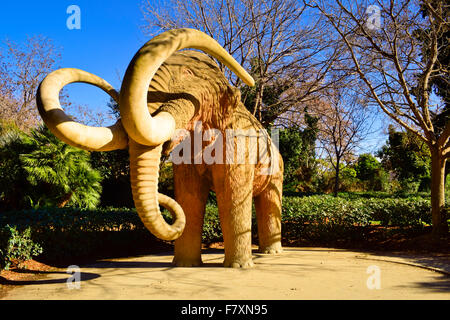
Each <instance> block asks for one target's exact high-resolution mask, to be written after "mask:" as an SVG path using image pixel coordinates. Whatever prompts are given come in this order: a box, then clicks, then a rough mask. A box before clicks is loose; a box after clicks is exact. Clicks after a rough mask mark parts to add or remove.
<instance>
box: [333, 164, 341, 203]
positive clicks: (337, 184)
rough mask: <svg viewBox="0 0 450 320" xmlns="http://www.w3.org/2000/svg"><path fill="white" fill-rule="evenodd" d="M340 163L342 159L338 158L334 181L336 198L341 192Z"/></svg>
mask: <svg viewBox="0 0 450 320" xmlns="http://www.w3.org/2000/svg"><path fill="white" fill-rule="evenodd" d="M339 162H340V159H339V158H338V159H337V161H336V178H335V179H334V196H335V197H337V196H338V191H339V170H340V168H339Z"/></svg>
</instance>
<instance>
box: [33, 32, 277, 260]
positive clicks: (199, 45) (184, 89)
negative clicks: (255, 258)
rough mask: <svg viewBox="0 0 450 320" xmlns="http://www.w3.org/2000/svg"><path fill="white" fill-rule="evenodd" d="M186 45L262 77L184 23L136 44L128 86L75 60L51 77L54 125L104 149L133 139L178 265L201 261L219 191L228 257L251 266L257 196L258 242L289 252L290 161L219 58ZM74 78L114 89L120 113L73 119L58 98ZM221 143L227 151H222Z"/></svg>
mask: <svg viewBox="0 0 450 320" xmlns="http://www.w3.org/2000/svg"><path fill="white" fill-rule="evenodd" d="M185 48H194V49H200V50H202V51H204V52H206V53H208V54H210V55H212V56H214V57H215V58H217V59H218V60H219V61H221V62H222V63H223V64H224V65H226V66H228V67H229V68H230V69H231V70H232V71H233V72H235V73H236V75H237V76H239V77H240V78H241V79H242V80H243V81H244V82H245V83H246V84H248V85H250V86H252V85H254V80H253V79H252V77H251V76H250V75H249V74H248V73H247V72H246V71H245V70H244V69H243V68H242V67H241V66H240V65H239V64H238V63H237V62H236V61H235V60H234V59H233V57H231V56H230V55H229V54H228V53H227V52H226V51H225V50H224V49H223V48H222V47H221V46H220V45H219V44H218V43H217V42H216V41H215V40H213V39H212V38H210V37H209V36H207V35H206V34H204V33H202V32H200V31H197V30H193V29H177V30H171V31H167V32H164V33H162V34H160V35H159V36H157V37H155V38H153V39H152V40H150V41H149V42H147V43H146V44H145V45H144V46H143V47H142V48H141V49H140V50H139V51H138V52H137V53H136V55H135V56H134V58H133V59H132V61H131V62H130V64H129V66H128V69H127V71H126V74H125V77H124V79H123V83H122V87H121V89H120V94H119V93H117V92H116V91H115V90H114V89H113V88H112V87H111V85H109V84H108V83H107V82H106V81H104V80H103V79H101V78H99V77H97V76H95V75H93V74H90V73H88V72H85V71H82V70H79V69H70V68H66V69H60V70H56V71H54V72H52V73H50V74H49V75H48V76H47V77H46V78H45V79H44V80H43V81H42V83H41V84H40V87H39V89H38V93H37V106H38V109H39V112H40V114H41V116H42V118H43V120H44V122H45V123H46V125H47V126H48V127H49V129H50V130H51V131H52V132H53V133H54V134H55V135H56V136H57V137H58V138H60V139H61V140H63V141H64V142H66V143H68V144H70V145H72V146H75V147H79V148H82V149H85V150H95V151H108V150H115V149H124V148H128V150H129V153H130V170H131V186H132V191H133V199H134V202H135V206H136V209H137V212H138V214H139V216H140V218H141V220H142V222H143V223H144V225H145V226H146V228H147V229H148V230H149V231H150V232H152V233H153V234H154V235H155V236H157V237H158V238H161V239H164V240H175V239H176V241H175V255H174V264H175V265H177V266H198V265H200V264H201V263H202V260H201V233H202V232H201V231H202V226H203V217H204V212H205V205H206V201H207V198H208V194H209V191H210V190H213V191H215V193H216V197H217V205H218V209H219V216H220V223H221V227H222V232H223V237H224V246H225V260H224V265H225V266H231V267H250V266H252V265H253V262H252V250H251V220H252V199H254V200H255V209H256V217H257V223H258V238H259V250H260V251H261V252H263V253H278V252H281V192H282V177H283V162H282V159H281V156H280V154H279V152H278V150H277V149H276V148H274V147H273V143H272V141H271V139H270V138H269V137H267V132H266V131H265V130H264V129H263V127H262V126H261V124H260V123H259V122H258V121H257V120H256V119H255V118H254V117H253V116H252V114H251V113H250V112H248V111H247V109H246V108H245V106H244V105H243V103H242V102H241V99H240V91H239V90H238V89H236V88H234V87H232V86H230V85H229V83H228V81H227V79H226V78H225V76H224V74H223V73H222V72H221V71H220V69H219V67H218V66H217V64H216V63H215V62H214V61H213V60H212V59H211V58H209V57H208V56H207V55H205V54H204V53H200V52H198V51H192V50H185V51H179V50H181V49H185ZM178 51H179V52H178ZM73 82H84V83H88V84H92V85H95V86H97V87H99V88H101V89H102V90H104V91H105V92H107V93H108V94H109V95H110V96H111V97H112V98H113V99H115V100H116V101H117V103H118V104H119V108H120V115H121V119H120V120H119V121H118V122H117V123H116V124H114V125H113V126H111V127H107V128H106V127H89V126H85V125H83V124H80V123H77V122H75V121H73V120H72V119H71V118H70V117H69V116H67V115H66V114H65V113H64V111H63V110H62V108H61V106H60V102H59V92H60V91H61V89H62V88H63V87H64V86H65V85H67V84H70V83H73ZM203 130H204V131H205V135H201V137H204V136H206V133H208V134H209V136H210V139H209V140H208V139H202V138H201V139H200V140H199V141H195V139H192V137H193V136H195V135H196V134H197V133H198V131H203ZM180 132H181V134H180ZM211 132H213V133H214V134H210V133H211ZM255 137H257V139H254V138H255ZM261 137H263V138H264V137H265V138H264V139H261ZM186 141H190V142H191V143H190V144H186ZM255 141H256V142H255ZM181 145H182V146H183V148H180V147H179V146H181ZM186 146H187V147H186ZM212 146H213V147H212ZM172 150H173V151H172ZM230 150H231V152H228V151H230ZM262 150H265V151H264V152H261V151H262ZM171 151H172V154H173V153H174V152H176V153H177V154H178V155H179V156H180V157H181V158H182V159H184V161H181V162H177V163H176V164H174V183H175V199H176V201H175V200H173V199H171V198H169V197H167V196H165V195H162V194H159V193H158V176H159V164H160V158H161V155H162V153H163V152H164V153H166V154H167V153H169V152H171ZM199 151H200V154H201V153H202V152H203V151H208V152H209V155H210V156H211V155H212V156H213V158H214V159H213V160H214V161H199V156H198V155H199ZM225 151H227V152H225ZM222 152H223V153H226V156H224V155H223V154H222V156H221V157H220V155H219V153H222ZM230 154H231V156H230ZM255 154H256V155H258V156H257V157H254V155H255ZM261 154H265V156H261V157H260V156H259V155H261ZM224 157H225V158H226V159H225V160H224ZM238 158H239V159H238ZM242 159H243V160H242ZM262 159H265V160H264V161H263V160H262ZM267 159H268V161H266V160H267ZM200 160H201V157H200ZM159 205H162V206H164V207H165V208H167V209H168V210H169V211H170V212H171V214H172V216H173V217H174V222H173V224H171V225H170V224H168V223H167V222H166V221H165V220H164V218H163V216H162V215H161V212H160V208H159Z"/></svg>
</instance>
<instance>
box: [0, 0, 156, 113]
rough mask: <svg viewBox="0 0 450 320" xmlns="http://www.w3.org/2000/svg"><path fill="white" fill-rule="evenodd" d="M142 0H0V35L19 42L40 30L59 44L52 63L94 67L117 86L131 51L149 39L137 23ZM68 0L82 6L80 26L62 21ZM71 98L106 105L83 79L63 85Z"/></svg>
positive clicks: (105, 98) (104, 98) (100, 106)
mask: <svg viewBox="0 0 450 320" xmlns="http://www.w3.org/2000/svg"><path fill="white" fill-rule="evenodd" d="M140 4H141V0H137V1H126V0H121V1H120V0H108V1H106V0H90V1H86V0H72V1H61V0H58V1H30V0H21V1H8V2H6V1H2V3H1V4H0V41H1V42H3V41H4V40H5V39H6V38H8V39H10V40H12V41H15V42H19V43H20V42H24V41H25V40H26V37H27V35H28V36H32V35H44V36H46V37H48V38H51V39H52V40H53V41H54V44H55V45H56V46H58V47H60V48H61V51H60V52H61V61H59V63H58V66H57V67H61V68H63V67H73V68H79V69H83V70H85V71H88V72H91V73H94V74H96V75H98V76H100V77H102V78H103V79H105V80H106V81H108V82H109V83H111V84H112V85H113V86H114V87H115V88H116V89H120V80H119V77H120V78H121V77H123V75H124V73H125V70H126V68H127V66H128V63H129V62H130V60H131V58H132V57H133V56H134V54H135V53H136V51H137V50H138V49H139V48H140V47H141V46H142V45H143V44H144V43H145V42H146V41H147V40H149V39H148V38H147V37H146V36H144V34H143V33H142V31H141V30H140V26H141V25H142V24H143V16H142V13H141V11H140ZM70 5H78V6H79V7H80V9H81V29H80V30H76V29H74V30H69V29H68V28H67V25H66V21H67V19H68V18H69V17H70V16H71V15H70V14H67V8H68V7H69V6H70ZM67 91H68V93H69V97H70V101H73V102H77V103H79V104H83V105H88V106H89V107H92V108H93V109H96V110H98V109H100V110H105V112H106V110H107V109H106V108H105V105H106V103H107V102H108V101H109V98H108V96H107V95H106V94H105V93H103V92H102V91H101V90H99V89H97V88H94V87H91V86H88V85H85V84H71V85H69V86H67Z"/></svg>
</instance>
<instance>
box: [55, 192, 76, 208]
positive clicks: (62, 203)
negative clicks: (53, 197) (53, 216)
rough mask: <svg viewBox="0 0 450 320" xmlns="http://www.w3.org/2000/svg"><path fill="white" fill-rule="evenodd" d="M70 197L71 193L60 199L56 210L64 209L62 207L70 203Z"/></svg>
mask: <svg viewBox="0 0 450 320" xmlns="http://www.w3.org/2000/svg"><path fill="white" fill-rule="evenodd" d="M72 195H73V191H71V192H69V193H67V194H65V195H64V196H63V197H62V198H61V200H59V203H58V208H64V207H65V206H66V204H67V203H68V202H69V201H70V199H71V198H72Z"/></svg>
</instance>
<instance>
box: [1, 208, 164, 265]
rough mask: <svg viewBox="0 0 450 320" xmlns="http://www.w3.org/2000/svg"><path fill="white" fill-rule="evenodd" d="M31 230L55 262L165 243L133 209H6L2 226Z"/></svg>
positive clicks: (45, 252) (105, 254)
mask: <svg viewBox="0 0 450 320" xmlns="http://www.w3.org/2000/svg"><path fill="white" fill-rule="evenodd" d="M8 224H9V225H12V226H15V227H16V228H17V230H19V231H22V230H26V229H27V228H30V229H31V239H32V240H33V241H34V242H36V243H39V244H40V245H41V246H42V248H43V253H42V255H41V256H40V258H42V259H43V260H45V261H49V262H52V263H59V262H61V263H66V262H68V261H72V260H76V259H79V258H90V257H92V256H95V257H98V258H100V257H107V256H110V255H114V254H116V253H117V252H130V253H139V252H141V251H145V250H147V249H148V248H152V247H155V246H157V245H162V243H161V242H159V241H158V240H157V239H156V238H155V237H154V236H153V235H152V234H151V233H150V232H148V231H147V229H146V228H145V227H144V225H143V224H142V222H141V220H140V219H139V217H138V215H137V213H136V212H135V210H131V209H97V210H88V209H76V208H61V209H58V208H51V209H49V208H48V209H37V210H23V211H11V212H5V213H3V214H2V215H0V226H5V225H8Z"/></svg>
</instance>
